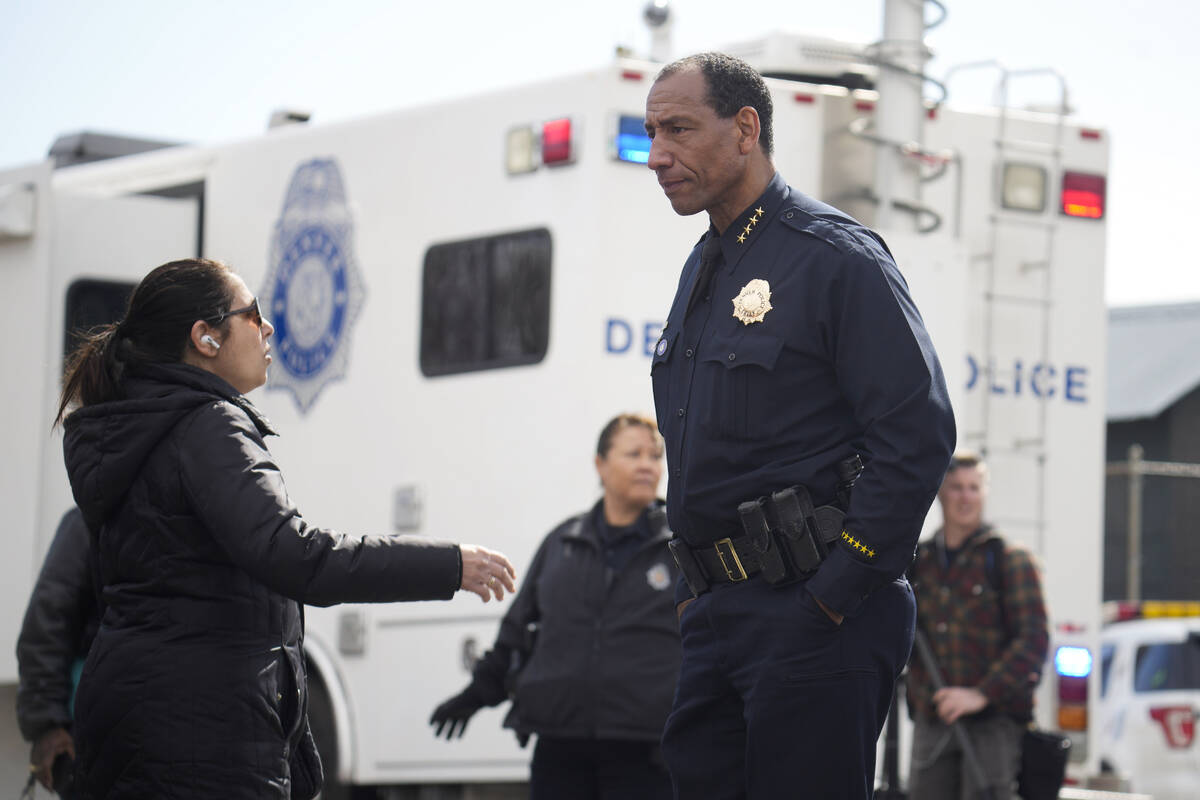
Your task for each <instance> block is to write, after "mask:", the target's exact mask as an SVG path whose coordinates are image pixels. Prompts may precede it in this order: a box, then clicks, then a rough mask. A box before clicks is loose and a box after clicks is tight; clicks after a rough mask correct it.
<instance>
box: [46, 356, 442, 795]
mask: <svg viewBox="0 0 1200 800" xmlns="http://www.w3.org/2000/svg"><path fill="white" fill-rule="evenodd" d="M124 388H125V391H126V395H127V397H126V399H124V400H120V401H115V402H111V403H104V404H98V405H93V406H87V407H85V408H82V409H80V410H79V411H76V412H75V413H73V414H72V415H71V416H70V417H69V418H68V419H67V422H66V426H65V427H66V438H65V442H64V450H65V453H66V462H67V471H68V474H69V476H70V479H71V487H72V489H73V490H74V494H75V500H76V502H77V503H78V504H79V506H80V508H81V509H82V510H83V514H84V518H85V519H86V520H87V523H88V527H89V528H90V529H91V531H92V532H93V534H95V535H96V537H97V538H96V553H97V557H98V560H99V561H98V563H99V574H100V581H101V584H102V587H103V602H104V607H105V610H104V615H103V618H102V621H101V625H100V630H99V632H98V633H97V635H96V639H95V642H94V644H93V646H92V649H91V652H90V653H89V654H88V658H87V662H86V664H85V666H84V670H83V675H82V677H81V679H80V684H79V689H78V693H77V696H76V720H77V722H76V730H75V732H76V740H77V752H78V774H77V786H78V788H79V791H80V795H81V796H82V797H85V798H101V797H122V798H124V797H147V798H149V797H154V798H193V797H194V798H201V797H203V798H213V797H221V798H288V797H296V798H307V797H310V796H312V795H313V794H314V793H315V792H316V790H317V789H318V788H319V786H320V780H321V778H320V763H319V760H318V759H317V758H316V750H315V748H314V746H313V741H312V736H311V734H310V733H309V730H308V720H307V715H306V709H307V703H308V696H307V687H306V679H305V672H304V658H303V653H302V650H301V647H302V642H303V614H302V609H301V603H309V604H313V605H331V604H334V603H339V602H348V601H356V602H369V601H392V600H420V599H435V598H443V599H444V598H449V597H450V596H452V595H453V593H454V591H455V589H456V588H457V587H458V583H459V581H460V579H461V578H460V572H461V569H462V566H461V556H460V553H459V551H458V548H457V546H455V545H452V544H449V543H445V542H431V541H429V540H416V539H408V538H403V537H350V536H345V535H342V534H338V533H335V532H333V531H330V530H327V529H320V528H315V527H312V526H310V525H308V524H307V523H306V522H305V521H304V519H303V518H302V517H301V516H300V514H299V512H298V511H297V510H296V507H295V506H294V505H292V503H291V500H290V499H289V498H288V495H287V492H286V491H285V489H284V486H283V481H282V478H281V477H280V474H279V470H278V468H277V467H276V465H275V463H274V462H273V461H272V459H271V455H270V453H268V452H267V449H266V446H265V444H264V441H263V437H264V436H266V435H267V434H270V433H272V431H271V429H270V427H269V426H268V423H267V421H266V420H265V419H264V418H263V417H262V416H261V415H260V414H259V413H258V412H257V411H256V410H255V408H254V407H253V406H252V405H251V404H250V402H249V401H247V400H246V399H245V398H243V397H242V396H241V395H239V394H238V393H237V392H236V391H235V390H234V389H233V388H232V387H231V386H229V385H228V384H227V383H225V382H224V381H223V380H221V379H220V378H217V377H216V376H214V375H212V374H210V373H208V372H205V371H203V370H199V369H195V368H193V367H189V366H186V365H182V364H174V365H158V366H154V367H148V368H143V369H142V370H141V371H139V372H138V373H136V374H135V375H134V376H132V377H130V378H129V379H127V380H126V382H125V387H124Z"/></svg>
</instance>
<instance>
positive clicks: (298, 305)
mask: <svg viewBox="0 0 1200 800" xmlns="http://www.w3.org/2000/svg"><path fill="white" fill-rule="evenodd" d="M353 229H354V228H353V222H352V220H351V219H350V212H349V210H348V209H347V205H346V192H345V187H344V185H343V183H342V173H341V170H340V169H339V168H338V165H337V162H336V161H334V160H333V159H313V160H312V161H307V162H305V163H303V164H301V165H299V166H298V167H296V171H295V172H294V173H293V174H292V180H291V183H290V184H289V185H288V190H287V195H286V196H285V199H284V202H283V211H282V212H281V213H280V215H279V221H278V222H276V223H275V236H274V239H273V240H272V242H271V260H270V262H269V267H268V272H267V278H266V288H265V289H264V290H263V291H262V292H261V293H260V296H261V297H264V298H266V299H267V307H266V309H265V312H266V314H267V316H268V317H269V318H270V319H271V322H272V324H274V326H275V346H274V351H275V358H276V361H275V365H276V367H277V369H275V370H272V371H271V373H270V379H269V380H268V382H267V388H268V389H285V390H287V391H289V392H291V393H292V397H293V398H294V399H295V401H296V406H297V407H298V408H299V409H300V413H301V414H307V413H308V411H309V409H311V408H312V406H313V404H314V403H315V402H316V399H317V396H318V395H319V394H320V393H321V390H322V389H324V388H325V386H327V385H328V384H330V383H331V382H333V381H336V380H340V379H341V378H344V377H345V375H346V366H347V362H348V360H349V355H350V333H351V331H352V329H353V327H354V324H355V322H356V321H357V320H358V315H359V312H361V311H362V305H363V301H364V300H365V297H366V291H365V289H364V288H363V281H362V276H361V274H360V273H359V271H358V266H357V264H356V263H355V259H354V241H353ZM280 368H281V369H280Z"/></svg>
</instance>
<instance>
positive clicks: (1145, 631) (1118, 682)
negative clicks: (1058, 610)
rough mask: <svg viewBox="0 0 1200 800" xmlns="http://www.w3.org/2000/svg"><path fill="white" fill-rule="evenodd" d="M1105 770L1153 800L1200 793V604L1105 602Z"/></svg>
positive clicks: (1099, 745) (1100, 748) (1101, 720)
mask: <svg viewBox="0 0 1200 800" xmlns="http://www.w3.org/2000/svg"><path fill="white" fill-rule="evenodd" d="M1105 619H1106V624H1105V626H1104V631H1103V633H1102V634H1101V646H1100V702H1099V706H1098V713H1099V717H1098V720H1097V724H1096V726H1095V731H1096V734H1095V735H1096V751H1097V755H1098V757H1099V759H1100V768H1101V770H1103V771H1104V772H1106V773H1112V774H1114V775H1116V776H1117V777H1118V778H1119V779H1121V780H1123V782H1124V783H1125V784H1127V785H1128V786H1129V788H1131V789H1132V790H1133V791H1136V792H1144V793H1146V794H1149V795H1151V796H1153V797H1154V798H1155V800H1191V798H1194V797H1196V796H1197V794H1198V793H1200V744H1197V741H1196V721H1197V719H1200V602H1190V603H1183V602H1151V601H1144V602H1141V603H1113V604H1106V608H1105Z"/></svg>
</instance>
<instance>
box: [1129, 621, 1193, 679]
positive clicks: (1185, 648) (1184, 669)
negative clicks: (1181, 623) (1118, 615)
mask: <svg viewBox="0 0 1200 800" xmlns="http://www.w3.org/2000/svg"><path fill="white" fill-rule="evenodd" d="M1133 688H1134V690H1135V691H1138V692H1165V691H1170V690H1172V689H1200V635H1198V634H1194V633H1193V634H1191V635H1190V636H1189V637H1188V639H1187V640H1186V641H1183V642H1164V643H1161V644H1148V645H1142V646H1141V647H1139V648H1138V651H1137V666H1136V668H1135V672H1134V676H1133Z"/></svg>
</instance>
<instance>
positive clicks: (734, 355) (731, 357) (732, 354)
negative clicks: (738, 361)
mask: <svg viewBox="0 0 1200 800" xmlns="http://www.w3.org/2000/svg"><path fill="white" fill-rule="evenodd" d="M735 358H737V353H730V354H729V360H730V361H733V360H734V359H735Z"/></svg>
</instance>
